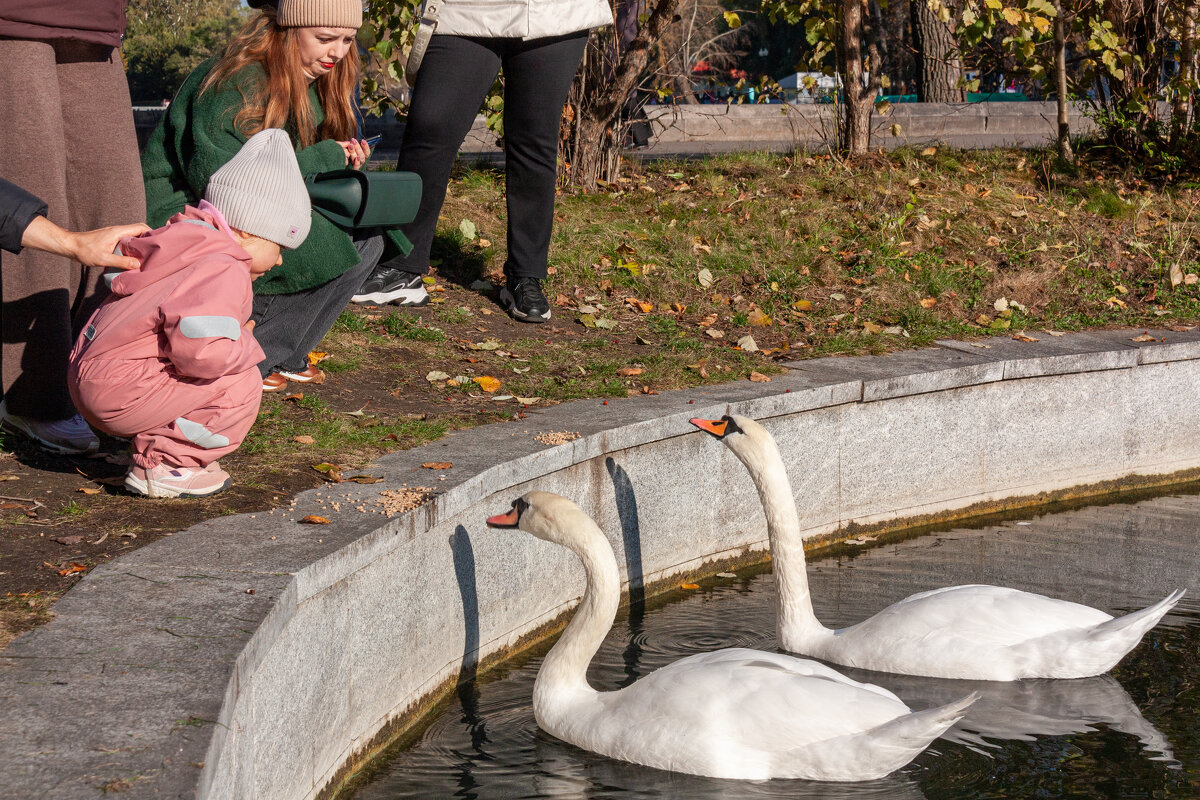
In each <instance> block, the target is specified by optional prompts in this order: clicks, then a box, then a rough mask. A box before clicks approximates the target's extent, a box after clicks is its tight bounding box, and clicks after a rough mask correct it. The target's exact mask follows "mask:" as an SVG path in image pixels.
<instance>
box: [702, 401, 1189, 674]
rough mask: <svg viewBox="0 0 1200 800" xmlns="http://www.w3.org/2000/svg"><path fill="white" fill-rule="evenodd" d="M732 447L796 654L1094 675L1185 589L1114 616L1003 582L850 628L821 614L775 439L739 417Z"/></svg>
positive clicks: (881, 667) (946, 593)
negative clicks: (763, 522)
mask: <svg viewBox="0 0 1200 800" xmlns="http://www.w3.org/2000/svg"><path fill="white" fill-rule="evenodd" d="M732 421H733V423H734V424H735V425H736V428H735V429H734V430H733V431H732V432H730V433H727V434H726V435H725V436H724V437H723V438H722V441H723V442H724V443H725V444H726V445H727V446H728V447H729V449H730V450H732V451H733V453H734V455H736V456H737V457H738V459H739V460H740V461H741V462H742V463H743V464H744V465H745V466H746V468H747V469H748V470H749V472H750V477H751V479H752V480H753V481H754V484H755V487H756V488H757V490H758V494H759V497H760V499H761V500H762V503H763V507H764V512H765V514H766V517H767V526H768V531H769V533H770V537H771V552H772V555H773V556H774V557H775V563H774V569H775V577H776V581H777V583H778V585H779V587H780V609H779V624H778V630H779V641H780V645H781V646H782V647H783V648H784V649H785V650H788V651H790V652H794V653H802V654H804V655H811V656H816V657H818V658H823V659H826V660H827V661H832V662H834V663H836V664H844V665H846V666H852V667H860V668H863V669H871V670H877V671H881V672H896V673H902V674H907V675H926V676H931V677H941V678H961V679H972V680H992V681H1008V680H1019V679H1022V678H1084V677H1090V676H1093V675H1100V674H1102V673H1104V672H1107V671H1108V670H1110V669H1112V667H1113V666H1115V665H1116V663H1117V662H1118V661H1120V659H1121V658H1123V657H1124V656H1125V655H1126V654H1127V653H1128V652H1129V651H1130V650H1132V649H1133V648H1134V647H1136V646H1137V644H1138V642H1139V641H1140V640H1141V638H1142V636H1143V635H1145V633H1146V632H1147V631H1148V630H1150V628H1152V627H1154V625H1156V624H1157V623H1158V621H1159V620H1160V619H1162V617H1163V616H1164V615H1165V614H1166V613H1167V612H1168V611H1170V610H1171V608H1172V607H1174V605H1175V604H1176V603H1177V602H1179V599H1180V598H1181V597H1182V596H1183V592H1181V591H1180V592H1175V593H1172V594H1171V595H1170V596H1168V597H1167V598H1165V599H1163V600H1161V601H1159V602H1158V603H1156V604H1154V605H1152V606H1149V607H1147V608H1144V609H1141V610H1140V611H1136V612H1133V613H1131V614H1127V615H1126V616H1124V617H1119V618H1116V619H1114V618H1113V617H1112V616H1111V615H1110V614H1106V613H1104V612H1103V611H1100V610H1098V609H1095V608H1090V607H1088V606H1084V605H1080V604H1079V603H1072V602H1068V601H1066V600H1055V599H1053V598H1049V597H1044V596H1042V595H1039V594H1032V593H1030V592H1022V591H1019V590H1016V589H1009V588H1005V587H1001V586H983V585H969V586H950V587H946V588H943V589H935V590H933V591H928V592H922V593H920V594H915V595H912V596H911V597H908V598H906V599H904V600H901V601H899V602H898V603H894V604H892V605H890V606H888V607H887V608H885V609H883V610H882V611H880V612H879V613H877V614H875V615H874V616H872V617H870V618H869V619H866V620H863V621H862V622H860V623H858V624H857V625H852V626H850V627H848V628H843V629H841V630H836V631H834V630H830V629H828V628H826V627H824V626H823V625H821V623H820V621H819V620H817V618H816V615H815V614H814V613H813V609H812V600H811V597H810V595H809V589H808V579H807V576H806V573H805V570H806V569H807V566H806V564H805V561H804V548H803V542H802V541H801V532H800V523H799V514H798V512H797V510H796V501H795V497H794V496H793V495H792V490H791V486H790V484H789V482H788V479H787V471H786V470H785V468H784V465H783V459H782V457H781V456H780V454H779V449H778V447H777V446H776V444H775V440H774V439H773V438H772V437H771V435H770V434H769V433H767V431H766V430H765V429H764V428H763V427H762V426H761V425H759V424H758V423H757V422H755V421H754V420H752V419H749V418H746V417H740V416H734V417H732Z"/></svg>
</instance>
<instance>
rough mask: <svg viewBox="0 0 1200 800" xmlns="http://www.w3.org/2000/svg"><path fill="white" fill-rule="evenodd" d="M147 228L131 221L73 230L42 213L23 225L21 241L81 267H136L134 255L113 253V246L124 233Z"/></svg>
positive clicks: (26, 245) (135, 234) (114, 246)
mask: <svg viewBox="0 0 1200 800" xmlns="http://www.w3.org/2000/svg"><path fill="white" fill-rule="evenodd" d="M148 230H150V227H149V226H147V225H144V224H142V223H140V222H139V223H137V224H134V225H114V226H112V227H109V228H98V229H96V230H94V231H80V232H79V233H76V232H74V231H68V230H64V229H62V228H60V227H58V226H57V225H55V224H54V223H53V222H51V221H50V220H48V219H46V218H45V217H40V216H39V217H35V218H34V219H33V221H32V222H30V223H29V227H28V228H26V229H25V233H24V235H23V236H22V237H21V244H22V245H24V246H25V247H33V248H35V249H37V250H45V251H46V252H48V253H57V254H58V255H60V256H66V257H67V258H70V259H72V260H74V261H78V262H79V263H80V264H83V265H84V266H85V267H106V268H108V267H114V268H116V269H137V268H138V267H140V266H141V262H139V261H138V260H137V259H136V258H131V257H129V256H119V255H116V254H115V253H114V252H113V250H114V249H116V247H117V242H119V241H121V240H122V239H124V238H125V237H127V236H137V235H138V234H141V233H145V232H146V231H148Z"/></svg>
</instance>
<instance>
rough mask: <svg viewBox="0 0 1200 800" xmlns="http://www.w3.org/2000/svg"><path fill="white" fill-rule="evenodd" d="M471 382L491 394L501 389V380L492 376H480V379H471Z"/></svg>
mask: <svg viewBox="0 0 1200 800" xmlns="http://www.w3.org/2000/svg"><path fill="white" fill-rule="evenodd" d="M471 381H472V382H473V383H477V384H479V388H480V389H483V390H484V391H485V392H489V393H491V392H494V391H496V390H497V389H499V388H500V379H499V378H493V377H492V376H491V375H480V376H479V377H478V378H471Z"/></svg>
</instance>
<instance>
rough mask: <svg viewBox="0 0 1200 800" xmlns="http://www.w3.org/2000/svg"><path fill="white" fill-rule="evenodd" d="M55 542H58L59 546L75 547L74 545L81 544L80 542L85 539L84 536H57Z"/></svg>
mask: <svg viewBox="0 0 1200 800" xmlns="http://www.w3.org/2000/svg"><path fill="white" fill-rule="evenodd" d="M54 541H56V542H58V543H59V544H65V545H73V544H79V543H80V542H82V541H83V537H82V536H56V537H55V538H54Z"/></svg>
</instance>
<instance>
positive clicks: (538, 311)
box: [500, 278, 550, 322]
mask: <svg viewBox="0 0 1200 800" xmlns="http://www.w3.org/2000/svg"><path fill="white" fill-rule="evenodd" d="M500 303H501V304H502V305H503V306H504V308H505V309H506V310H507V311H508V315H509V316H510V317H512V318H513V319H516V320H520V321H521V322H545V321H546V320H548V319H550V303H549V301H547V300H546V295H544V294H542V282H541V281H540V280H538V279H537V278H509V279H508V281H507V283H506V285H505V287H504V288H503V289H501V290H500Z"/></svg>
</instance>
